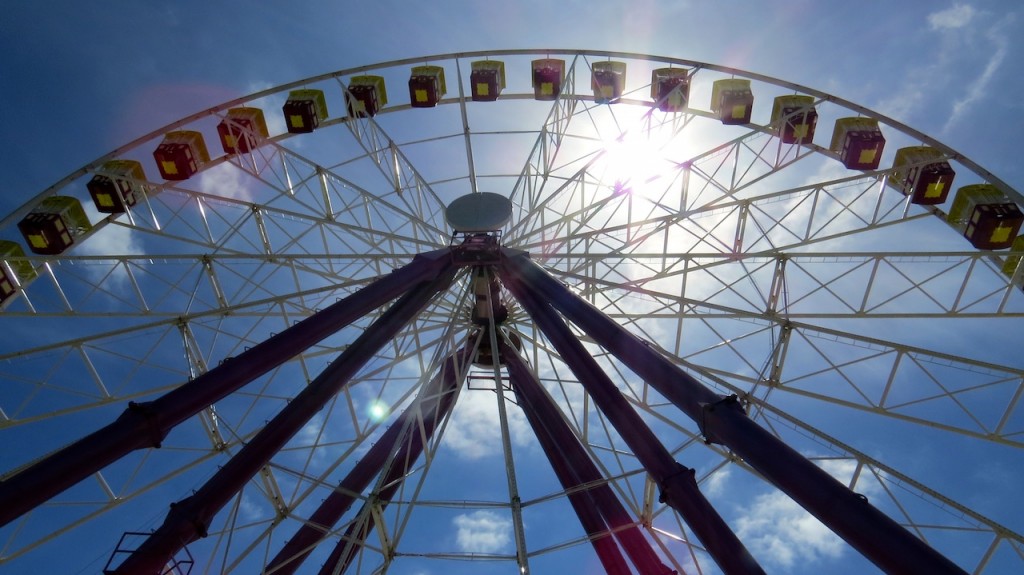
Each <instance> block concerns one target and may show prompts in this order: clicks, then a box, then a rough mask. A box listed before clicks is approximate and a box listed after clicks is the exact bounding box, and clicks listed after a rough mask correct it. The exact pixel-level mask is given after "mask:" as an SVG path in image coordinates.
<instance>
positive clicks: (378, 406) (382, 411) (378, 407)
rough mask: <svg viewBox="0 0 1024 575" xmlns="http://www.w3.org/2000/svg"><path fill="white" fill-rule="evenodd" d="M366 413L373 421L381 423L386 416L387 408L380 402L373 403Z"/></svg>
mask: <svg viewBox="0 0 1024 575" xmlns="http://www.w3.org/2000/svg"><path fill="white" fill-rule="evenodd" d="M367 411H369V414H370V418H371V419H373V420H374V421H383V420H384V419H385V418H386V417H387V416H388V406H387V404H385V403H384V402H382V401H374V402H373V403H371V404H370V408H369V409H368V410H367Z"/></svg>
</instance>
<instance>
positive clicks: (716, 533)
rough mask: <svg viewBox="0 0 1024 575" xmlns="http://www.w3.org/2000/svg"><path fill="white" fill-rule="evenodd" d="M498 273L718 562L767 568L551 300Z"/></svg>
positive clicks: (730, 570) (733, 567)
mask: <svg viewBox="0 0 1024 575" xmlns="http://www.w3.org/2000/svg"><path fill="white" fill-rule="evenodd" d="M500 269H501V268H499V270H500ZM499 277H501V278H502V280H503V281H504V283H505V287H507V288H508V289H509V291H510V292H512V295H514V296H515V297H516V299H517V300H519V302H520V303H521V304H522V305H523V307H524V308H525V309H526V311H527V313H529V314H530V318H531V319H532V320H533V321H534V323H536V325H537V327H539V328H540V329H541V331H542V332H544V335H545V336H546V337H547V338H548V341H550V342H551V344H552V345H553V346H554V347H555V349H556V350H558V353H559V355H561V356H562V359H563V360H564V361H565V363H566V364H567V365H568V366H569V368H570V369H572V371H573V373H575V374H576V377H577V379H579V381H580V383H581V384H583V386H584V387H585V388H586V390H587V392H589V393H590V396H591V397H592V398H593V400H594V403H595V404H596V405H597V406H598V408H599V409H600V410H601V412H602V413H604V415H605V417H607V418H608V420H609V421H610V422H611V424H612V425H613V426H614V427H615V430H616V431H618V432H619V435H620V436H622V439H623V441H625V442H626V444H627V445H629V448H630V449H631V450H632V451H633V453H634V455H636V457H637V459H638V460H640V464H641V465H643V466H644V468H645V469H646V470H647V472H648V473H650V474H651V477H652V478H653V479H654V481H655V482H656V483H657V484H658V486H659V487H660V488H661V497H662V500H664V501H665V502H666V503H668V505H669V506H671V507H672V508H673V509H675V510H676V511H678V512H679V514H680V515H682V517H683V519H685V520H686V522H687V523H688V524H689V525H690V528H691V529H693V531H694V533H696V534H697V537H699V538H700V540H701V542H702V543H703V544H704V546H705V548H706V549H707V550H708V553H710V554H711V556H712V557H713V558H714V560H715V562H716V563H718V566H719V567H721V568H722V570H723V571H725V572H726V573H727V574H750V573H764V570H763V569H761V566H760V565H758V564H757V561H755V560H754V558H753V556H751V555H750V553H749V552H748V551H747V548H746V547H745V546H744V545H743V543H742V542H741V541H740V540H739V539H738V538H737V537H736V534H735V533H733V532H732V530H731V529H729V526H728V525H726V523H725V521H724V520H723V519H722V517H721V516H720V515H719V514H718V511H716V510H715V508H714V507H712V506H711V504H710V503H709V502H708V501H707V499H705V498H704V495H703V494H702V493H701V492H700V489H699V488H698V487H697V481H696V479H695V478H694V476H693V470H692V469H689V468H686V467H683V466H682V465H680V464H679V463H677V462H676V461H675V460H674V459H673V458H672V455H671V454H670V453H669V452H668V450H666V449H665V447H664V446H663V445H662V444H661V442H659V441H658V439H657V437H655V435H654V433H653V432H652V431H651V430H650V428H648V427H647V425H646V424H645V423H644V421H643V419H641V418H640V416H639V415H637V413H636V412H635V411H634V410H633V409H632V408H631V407H630V405H629V403H628V402H627V401H626V399H625V398H624V397H622V394H621V393H620V392H619V391H618V389H617V388H616V387H615V384H614V383H613V382H612V381H611V380H610V379H608V376H607V375H606V374H605V373H604V372H603V371H602V370H601V368H600V367H599V366H598V365H597V362H596V361H595V360H594V358H593V357H591V356H590V354H588V353H587V351H586V350H585V349H584V348H583V345H582V344H581V343H580V342H579V340H578V339H576V337H575V336H574V335H573V333H572V332H571V331H570V330H569V328H568V326H566V325H565V322H563V321H562V320H561V319H560V318H559V317H558V316H557V314H556V313H555V311H554V310H553V309H552V308H551V306H549V305H547V304H546V303H544V302H543V300H542V299H541V298H540V297H535V296H536V294H535V293H533V292H532V291H531V290H530V289H529V286H528V284H526V282H525V281H524V282H523V283H520V281H519V279H520V278H517V277H515V276H514V275H512V274H507V273H506V274H501V271H499Z"/></svg>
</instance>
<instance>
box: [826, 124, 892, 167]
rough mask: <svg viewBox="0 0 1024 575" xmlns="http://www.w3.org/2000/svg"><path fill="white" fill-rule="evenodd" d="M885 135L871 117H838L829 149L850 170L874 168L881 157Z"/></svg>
mask: <svg viewBox="0 0 1024 575" xmlns="http://www.w3.org/2000/svg"><path fill="white" fill-rule="evenodd" d="M884 148H885V137H884V136H883V135H882V130H881V129H880V128H879V127H878V121H877V120H873V119H871V118H839V119H838V120H836V127H835V130H834V131H833V132H832V144H831V145H830V146H829V149H830V150H832V151H833V152H835V153H836V154H839V160H840V161H841V162H843V165H844V166H846V167H847V168H849V169H851V170H876V169H878V163H879V161H881V159H882V150H883V149H884Z"/></svg>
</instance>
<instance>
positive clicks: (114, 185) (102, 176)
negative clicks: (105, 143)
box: [85, 160, 146, 214]
mask: <svg viewBox="0 0 1024 575" xmlns="http://www.w3.org/2000/svg"><path fill="white" fill-rule="evenodd" d="M145 180H146V173H145V171H143V169H142V164H141V163H139V162H136V161H135V160H110V161H109V162H104V163H103V166H101V167H100V169H99V172H97V173H96V175H94V176H93V177H92V179H91V180H89V183H87V184H86V185H85V188H86V189H87V190H89V195H90V196H92V202H93V204H94V205H95V206H96V211H98V212H101V213H104V214H123V213H124V212H125V210H127V209H128V208H130V207H132V206H134V205H135V203H136V202H138V201H139V198H140V197H141V196H142V194H143V186H144V184H143V182H144V181H145Z"/></svg>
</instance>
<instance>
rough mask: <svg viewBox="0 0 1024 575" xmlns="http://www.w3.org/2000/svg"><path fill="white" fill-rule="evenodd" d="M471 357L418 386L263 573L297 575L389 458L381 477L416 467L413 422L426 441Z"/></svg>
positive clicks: (461, 355)
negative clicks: (406, 404) (407, 403)
mask: <svg viewBox="0 0 1024 575" xmlns="http://www.w3.org/2000/svg"><path fill="white" fill-rule="evenodd" d="M471 352H472V348H470V349H463V350H462V351H460V352H458V353H456V354H455V355H453V356H451V357H449V358H448V359H447V360H445V361H444V363H443V364H442V366H441V371H440V372H439V373H438V374H437V375H436V376H434V377H433V378H431V380H430V381H429V382H428V383H427V384H426V385H424V386H423V388H422V389H421V390H420V392H419V394H418V395H417V398H416V400H415V401H414V402H413V403H412V405H410V406H409V407H408V408H407V409H406V410H405V412H403V413H402V415H401V416H399V417H398V419H396V420H395V422H394V423H392V424H391V426H390V427H388V429H387V431H385V432H384V434H383V435H382V436H381V437H380V439H378V440H377V441H376V443H374V444H373V446H372V447H371V448H370V450H369V451H367V452H366V455H364V456H363V457H362V458H361V459H360V460H359V462H358V463H356V465H355V467H353V468H352V470H351V471H349V473H348V475H346V476H345V478H344V479H342V481H341V483H339V484H338V488H337V489H336V490H334V491H332V492H331V494H330V495H328V496H327V498H326V499H325V500H324V501H323V503H321V504H320V507H318V508H317V510H316V511H314V512H313V514H312V515H310V517H309V521H307V522H305V523H303V525H302V526H301V527H299V530H298V531H296V532H295V535H293V536H292V538H291V539H289V540H288V542H287V543H285V545H284V547H282V548H281V550H280V551H278V553H277V555H276V556H275V557H274V558H273V559H272V560H271V561H270V563H268V564H267V568H266V572H267V573H274V574H275V575H290V574H291V573H294V572H295V571H296V570H298V568H299V567H301V566H302V562H303V561H304V560H305V559H306V557H307V556H308V555H309V553H310V552H312V550H313V548H314V547H315V546H316V545H317V544H318V543H320V541H322V540H323V539H324V537H326V536H327V534H328V533H330V532H331V530H332V529H333V528H334V525H335V524H336V523H337V522H338V520H339V519H341V517H342V515H344V514H345V512H347V511H348V509H349V508H350V507H351V506H352V502H353V500H355V498H356V497H358V494H360V493H362V492H363V490H364V489H366V487H367V486H368V485H369V484H370V481H372V480H373V478H374V477H376V476H378V475H379V474H380V472H381V470H382V469H384V467H385V465H386V464H387V462H388V460H389V458H392V456H393V463H392V465H391V467H390V468H389V469H388V471H387V472H386V475H387V476H388V477H392V476H393V475H397V476H398V478H400V477H401V476H402V475H404V472H405V469H406V466H407V465H408V463H410V462H414V461H416V459H417V458H418V457H419V455H420V452H421V451H422V448H423V440H422V436H421V435H420V428H419V426H418V425H417V421H419V420H422V421H423V427H424V429H425V430H426V434H427V438H428V439H429V437H430V435H431V434H432V433H433V430H434V427H435V426H436V425H437V423H438V422H439V421H440V420H441V419H443V418H444V416H445V414H447V413H448V411H450V410H451V407H452V403H453V402H452V399H453V398H454V394H455V389H456V386H457V385H458V383H459V381H460V380H459V378H458V375H459V374H460V373H464V372H465V371H466V367H467V364H468V362H469V354H470V353H471ZM396 450H397V453H396Z"/></svg>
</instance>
